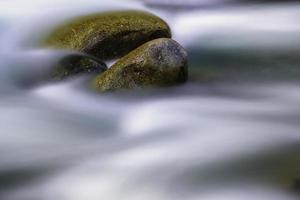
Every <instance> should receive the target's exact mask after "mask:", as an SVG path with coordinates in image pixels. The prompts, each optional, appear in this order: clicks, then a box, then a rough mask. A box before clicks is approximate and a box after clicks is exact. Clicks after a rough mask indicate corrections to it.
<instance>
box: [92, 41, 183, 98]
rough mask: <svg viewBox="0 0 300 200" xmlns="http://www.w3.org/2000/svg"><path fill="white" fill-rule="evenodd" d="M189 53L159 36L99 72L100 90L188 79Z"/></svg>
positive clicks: (96, 80) (97, 79)
mask: <svg viewBox="0 0 300 200" xmlns="http://www.w3.org/2000/svg"><path fill="white" fill-rule="evenodd" d="M187 71H188V70H187V53H186V51H185V50H184V49H183V48H182V47H181V46H180V45H179V44H178V43H177V42H176V41H174V40H172V39H167V38H160V39H156V40H153V41H150V42H147V43H145V44H144V45H142V46H140V47H138V48H137V49H135V50H133V51H132V52H130V53H129V54H128V55H126V56H124V57H123V58H121V59H120V60H119V61H118V62H116V63H115V64H114V65H113V66H112V67H111V68H110V69H108V70H107V71H105V72H104V73H103V74H101V75H99V76H97V77H96V78H95V80H94V81H93V87H94V88H96V89H97V90H98V91H102V92H103V91H112V90H117V89H133V88H141V87H149V86H150V87H153V86H154V87H155V86H171V85H176V84H180V83H184V82H185V81H186V80H187V74H188V72H187Z"/></svg>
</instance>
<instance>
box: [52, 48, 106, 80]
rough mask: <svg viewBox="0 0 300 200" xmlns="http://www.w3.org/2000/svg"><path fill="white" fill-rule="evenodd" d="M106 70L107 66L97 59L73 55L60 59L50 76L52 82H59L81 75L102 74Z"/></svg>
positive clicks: (54, 65)
mask: <svg viewBox="0 0 300 200" xmlns="http://www.w3.org/2000/svg"><path fill="white" fill-rule="evenodd" d="M106 69H107V67H106V65H105V64H104V63H103V62H101V60H99V59H97V58H94V57H92V56H88V55H84V54H76V53H72V54H69V55H65V56H63V57H62V58H60V59H58V60H57V62H56V63H55V64H53V67H52V68H51V69H50V74H49V75H50V79H51V80H55V81H59V80H62V79H66V78H70V77H74V76H75V75H79V74H95V75H96V74H101V73H102V72H104V71H105V70H106Z"/></svg>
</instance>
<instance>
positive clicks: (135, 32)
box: [42, 11, 171, 60]
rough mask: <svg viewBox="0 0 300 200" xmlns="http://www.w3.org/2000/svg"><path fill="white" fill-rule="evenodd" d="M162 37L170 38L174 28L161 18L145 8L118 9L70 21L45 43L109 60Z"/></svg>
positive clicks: (45, 45)
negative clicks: (145, 10) (171, 29)
mask: <svg viewBox="0 0 300 200" xmlns="http://www.w3.org/2000/svg"><path fill="white" fill-rule="evenodd" d="M162 37H165V38H170V37H171V31H170V28H169V26H168V25H167V23H166V22H164V21H163V20H162V19H160V18H159V17H157V16H155V15H153V14H150V13H147V12H142V11H114V12H106V13H100V14H92V15H88V16H83V17H79V18H75V19H73V20H71V21H69V22H66V23H65V24H62V25H61V26H59V27H58V28H56V29H55V30H54V31H53V32H52V33H50V34H49V35H48V36H47V37H46V38H45V40H44V41H42V46H44V47H50V48H58V49H69V50H76V51H80V52H84V53H88V54H91V55H94V56H96V57H98V58H99V59H101V60H109V59H114V58H118V57H121V56H124V55H126V54H127V53H128V52H130V51H131V50H133V49H135V48H137V47H138V46H140V45H142V44H143V43H145V42H147V41H150V40H153V39H156V38H162Z"/></svg>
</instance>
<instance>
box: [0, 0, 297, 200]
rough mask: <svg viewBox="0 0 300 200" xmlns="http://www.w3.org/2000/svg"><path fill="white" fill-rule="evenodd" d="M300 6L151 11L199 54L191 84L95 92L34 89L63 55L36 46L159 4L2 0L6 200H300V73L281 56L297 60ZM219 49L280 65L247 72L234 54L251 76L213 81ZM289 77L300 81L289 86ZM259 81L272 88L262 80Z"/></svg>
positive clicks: (75, 86) (1, 157)
mask: <svg viewBox="0 0 300 200" xmlns="http://www.w3.org/2000/svg"><path fill="white" fill-rule="evenodd" d="M299 8H300V5H298V4H280V5H272V4H271V5H265V6H261V5H254V6H241V5H231V6H227V7H218V8H215V9H213V8H211V9H209V10H194V11H193V12H188V11H182V12H170V11H164V10H161V9H158V10H151V11H152V12H155V13H157V14H158V15H160V16H162V17H163V18H164V19H165V20H166V21H167V22H168V23H169V24H170V25H171V28H172V30H173V35H174V38H175V39H176V40H178V41H179V42H180V43H181V44H182V45H183V46H184V47H186V48H187V49H188V51H189V53H191V54H193V55H194V54H196V55H198V51H199V56H196V59H195V58H191V70H190V73H191V81H190V82H188V83H187V84H186V85H183V86H180V87H175V88H168V89H157V90H146V91H133V92H127V93H115V94H95V93H93V92H91V91H89V90H87V89H86V87H83V86H82V84H83V81H82V78H79V79H78V80H70V81H67V82H62V83H57V84H53V83H52V84H46V85H38V86H37V87H31V88H24V87H23V83H24V82H27V81H28V80H29V79H30V80H34V81H33V84H34V83H36V82H38V81H40V78H39V77H42V76H43V74H44V73H45V72H46V71H47V69H48V68H49V67H50V66H51V62H53V61H54V60H55V59H57V58H58V57H57V54H59V52H58V53H57V52H49V51H46V50H42V49H36V47H35V44H36V43H35V42H36V41H37V40H38V39H39V37H40V36H41V35H42V33H45V32H47V31H49V29H50V28H51V27H53V26H54V25H55V24H57V23H59V22H60V21H63V20H64V19H67V18H70V17H72V16H76V15H80V14H84V13H90V12H95V11H104V10H112V9H114V10H119V9H144V10H150V9H149V8H146V7H145V6H143V5H142V4H141V3H137V2H133V1H130V2H124V1H123V2H116V1H110V2H106V1H105V2H102V1H101V0H97V1H96V0H88V1H87V0H76V1H68V0H62V1H61V0H60V1H58V0H57V1H56V0H54V1H53V0H52V1H42V0H30V1H21V0H19V1H18V0H9V1H8V0H6V1H1V2H0V13H1V14H0V41H1V45H0V72H1V73H0V199H1V200H2V199H3V200H35V199H37V200H44V199H45V200H52V199H58V200H77V199H78V200H94V199H95V200H96V199H97V200H98V199H107V200H118V199H125V200H127V199H128V200H134V199H138V200H143V199H145V200H150V199H151V200H152V199H156V200H167V199H172V200H174V199H180V200H181V199H185V200H194V199H195V200H196V199H201V200H202V199H203V200H227V199H230V200H248V199H256V200H290V199H291V200H293V199H297V198H299V196H298V197H297V196H294V194H293V193H291V191H290V190H289V185H290V184H292V181H293V178H296V177H297V176H300V171H299V169H300V166H297V165H299V156H300V148H299V147H298V146H299V143H300V134H299V130H300V129H299V128H300V123H299V120H300V108H299V102H300V95H299V94H300V93H299V92H300V89H299V86H300V84H299V83H298V82H297V81H295V76H296V78H297V77H300V76H298V75H299V74H300V73H299V72H298V71H299V70H297V69H298V66H299V65H298V66H297V62H296V61H297V60H296V61H290V60H289V59H283V60H282V59H280V60H279V59H278V60H277V57H276V55H277V54H275V55H273V54H272V53H273V52H276V53H277V52H279V53H282V54H284V55H285V53H286V52H288V53H290V52H291V53H292V54H293V55H294V54H296V56H294V57H297V51H298V50H297V49H298V48H299V42H298V41H299V35H300V34H299V32H300V29H299V27H300V20H299V18H300V14H299V13H298V10H299ZM211 49H213V50H214V51H215V50H218V52H219V51H225V52H227V51H230V52H232V54H230V55H235V53H237V54H236V57H238V56H239V53H240V52H239V50H240V49H243V50H245V49H246V52H248V51H249V52H251V55H252V54H253V52H257V55H256V54H255V56H254V57H255V58H261V57H263V58H264V55H261V52H268V54H267V55H268V56H270V55H271V61H270V62H267V63H264V62H263V63H261V62H260V61H257V62H256V61H254V62H253V63H254V64H256V65H258V67H259V68H260V67H261V70H258V71H256V72H255V73H254V72H251V69H250V70H249V69H245V70H243V67H245V65H247V63H243V62H242V61H239V62H238V63H236V61H235V59H232V58H228V59H226V60H225V61H226V66H230V67H236V65H238V66H239V68H234V69H233V71H235V70H237V71H238V72H241V73H236V74H230V73H229V74H226V73H225V75H224V76H223V77H222V81H218V80H217V81H211V82H202V81H199V77H198V76H196V75H195V74H194V73H196V72H197V73H198V70H197V68H201V65H202V63H201V59H205V58H204V57H203V58H202V57H201V56H202V54H201V51H205V50H211ZM236 49H237V50H236ZM214 51H213V52H214ZM268 59H269V57H268ZM216 63H217V62H216V60H214V59H212V60H209V64H210V65H215V64H216ZM253 63H252V64H253ZM295 63H296V64H295ZM205 64H207V62H206V63H205ZM218 64H219V63H218ZM263 64H264V65H263ZM273 65H274V66H275V65H276V66H277V67H278V66H279V68H280V70H279V72H278V71H276V69H277V68H276V69H273V68H272V66H273ZM291 65H292V66H291ZM216 67H218V66H216ZM256 67H257V66H256ZM220 68H222V66H220ZM223 68H224V66H223ZM224 70H225V71H226V68H225V69H222V70H221V69H220V71H224ZM266 70H267V72H266ZM277 73H280V74H282V73H284V74H287V76H288V77H289V75H290V74H292V75H295V76H293V81H291V80H289V78H287V79H286V77H285V79H284V80H282V79H280V80H278V79H277V78H275V76H273V74H277ZM240 74H243V75H244V76H243V77H240ZM245 74H246V75H247V81H243V79H244V77H245ZM236 75H238V77H235V78H234V80H235V81H234V82H232V77H233V76H236ZM257 75H260V77H263V78H264V77H265V76H266V77H268V80H270V79H271V81H267V82H265V81H257V80H256V76H257ZM249 77H250V78H249ZM228 79H229V80H228ZM224 80H225V81H224ZM251 80H252V81H251ZM288 158H293V159H288ZM282 179H284V180H285V181H282V182H281V181H278V180H282ZM286 179H287V180H286Z"/></svg>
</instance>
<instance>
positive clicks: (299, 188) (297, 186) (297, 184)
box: [293, 177, 300, 192]
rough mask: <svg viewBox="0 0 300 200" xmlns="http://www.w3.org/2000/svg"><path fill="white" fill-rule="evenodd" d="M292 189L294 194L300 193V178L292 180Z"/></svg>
mask: <svg viewBox="0 0 300 200" xmlns="http://www.w3.org/2000/svg"><path fill="white" fill-rule="evenodd" d="M293 188H294V190H295V191H296V192H300V177H299V178H296V179H295V180H294V184H293Z"/></svg>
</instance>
